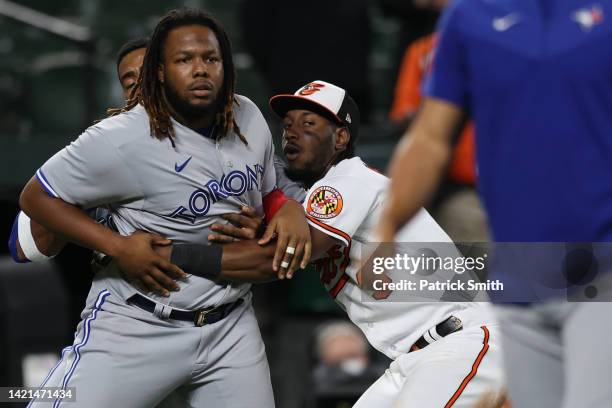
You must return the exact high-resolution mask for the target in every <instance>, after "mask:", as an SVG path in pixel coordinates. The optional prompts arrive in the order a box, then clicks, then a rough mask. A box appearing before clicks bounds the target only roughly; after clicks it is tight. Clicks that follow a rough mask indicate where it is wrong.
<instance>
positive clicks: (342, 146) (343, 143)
mask: <svg viewBox="0 0 612 408" xmlns="http://www.w3.org/2000/svg"><path fill="white" fill-rule="evenodd" d="M350 140H351V134H350V133H349V131H348V129H347V128H346V127H344V126H343V127H338V129H336V150H337V151H339V152H341V151H344V150H346V147H347V146H348V144H349V141H350Z"/></svg>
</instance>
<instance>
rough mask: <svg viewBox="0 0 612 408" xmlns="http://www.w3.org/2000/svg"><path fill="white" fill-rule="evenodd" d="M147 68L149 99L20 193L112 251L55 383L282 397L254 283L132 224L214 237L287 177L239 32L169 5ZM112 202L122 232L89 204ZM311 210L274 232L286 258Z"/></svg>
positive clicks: (38, 211) (116, 391)
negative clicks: (175, 261)
mask: <svg viewBox="0 0 612 408" xmlns="http://www.w3.org/2000/svg"><path fill="white" fill-rule="evenodd" d="M142 69H143V72H142V75H141V76H140V78H141V82H140V83H139V84H138V88H137V92H138V95H137V96H138V97H137V98H135V99H133V100H132V99H130V104H129V105H128V106H127V107H126V108H124V109H123V110H122V111H121V113H118V114H117V115H115V116H113V117H111V118H109V119H106V120H103V121H101V122H99V123H98V124H96V125H95V126H93V127H91V128H89V129H88V130H87V131H86V132H85V133H84V134H83V135H82V136H81V137H80V138H79V139H78V140H77V141H76V142H74V143H73V144H72V145H70V146H69V147H68V148H66V149H64V150H63V151H61V152H59V153H58V154H56V155H55V156H54V157H53V158H51V159H50V160H49V161H48V162H47V163H46V164H45V165H43V167H41V169H40V170H39V171H38V172H37V176H36V178H33V179H32V180H31V181H30V182H29V183H28V185H27V186H26V188H25V189H24V191H23V193H22V196H21V199H20V204H21V206H22V208H23V210H24V211H25V212H27V213H29V214H30V215H31V216H32V218H33V219H35V220H36V221H38V222H40V223H41V224H42V225H44V226H45V227H46V228H48V229H49V230H51V231H53V232H54V233H56V234H58V235H60V236H63V237H66V238H67V239H69V240H71V241H75V242H77V243H79V244H81V245H84V246H87V247H90V248H93V249H95V250H98V251H100V252H103V253H106V254H109V255H111V256H113V258H114V261H113V262H112V263H110V264H109V265H108V266H107V267H106V268H104V269H103V270H102V271H100V272H99V273H98V274H97V276H96V278H95V279H94V282H93V284H92V290H91V292H90V296H89V298H88V302H87V307H86V309H85V310H84V312H83V321H82V323H81V324H80V325H79V328H78V330H77V334H76V338H75V343H74V345H73V347H70V348H68V349H67V350H65V353H64V355H63V359H62V361H60V364H59V365H58V367H56V368H55V369H54V370H53V372H52V373H50V375H49V377H48V378H47V380H46V381H45V384H44V385H46V386H52V385H54V386H60V387H67V386H68V387H76V389H77V390H78V393H79V397H78V398H77V406H87V407H94V406H109V405H113V406H123V407H148V406H152V405H154V404H156V403H157V402H159V401H161V399H163V398H164V397H165V396H166V395H168V394H169V393H171V392H172V391H173V390H177V393H179V394H181V395H182V396H183V397H184V399H185V405H186V406H203V405H207V404H209V405H211V406H221V405H228V406H236V407H251V406H253V405H255V406H258V407H259V406H261V407H270V406H273V405H274V403H273V397H272V390H271V387H270V381H269V373H268V367H267V362H266V359H265V351H264V349H263V344H262V342H261V338H260V334H259V330H258V328H257V324H256V321H255V319H254V316H253V312H252V308H251V307H250V293H249V291H248V290H249V286H248V285H244V284H242V285H239V284H237V285H231V284H227V283H219V284H217V283H215V282H213V281H212V280H210V279H207V276H206V275H205V274H204V273H202V275H203V276H195V275H193V276H186V275H185V274H184V273H183V272H182V271H180V269H178V268H177V267H176V266H174V265H172V264H171V263H169V262H167V261H165V260H163V259H162V258H160V257H159V256H158V255H156V254H155V253H154V252H153V251H152V249H151V242H153V239H151V240H149V241H147V242H145V243H144V244H142V241H138V240H136V239H134V235H132V236H131V237H128V236H127V235H129V234H131V233H132V232H134V231H135V230H136V229H145V230H148V231H151V232H156V233H159V234H162V235H165V236H168V237H169V238H171V239H172V240H174V241H177V242H204V241H205V239H206V236H207V234H208V233H209V232H210V228H209V227H210V225H211V224H212V223H213V222H215V221H217V222H218V221H221V218H220V215H221V214H223V213H227V212H230V211H234V212H237V211H238V210H239V209H240V208H241V207H242V205H245V204H250V205H252V206H253V207H255V208H257V209H258V211H261V209H262V206H263V204H264V203H263V201H265V200H262V196H266V195H267V194H268V193H270V192H272V191H274V187H275V176H274V169H273V164H272V156H273V147H272V142H271V138H270V134H269V131H268V130H267V126H266V124H265V121H264V120H263V118H262V117H261V114H260V113H259V111H258V109H257V108H256V107H255V106H254V105H253V104H252V103H251V102H250V101H249V100H248V99H246V98H244V97H242V96H239V95H234V92H233V89H234V69H233V63H232V58H231V49H230V44H229V40H228V38H227V35H226V33H225V32H224V30H223V29H222V28H221V26H220V25H219V23H218V22H217V21H216V20H215V19H214V18H212V17H211V16H209V15H206V14H204V13H202V12H200V11H198V10H193V9H181V10H175V11H172V12H169V13H168V14H167V15H166V16H164V17H163V18H162V20H161V21H160V23H159V24H158V25H157V27H156V29H155V31H154V33H153V36H152V39H151V44H150V46H149V49H148V51H147V54H146V56H145V60H144V65H143V68H142ZM243 132H244V133H243ZM206 151H208V153H206V154H203V152H206ZM128 158H129V159H128ZM212 158H214V160H212ZM228 159H231V160H228ZM245 171H246V173H244V172H245ZM247 173H248V174H247ZM225 174H227V176H225ZM203 177H204V179H203ZM206 179H208V180H209V182H208V183H205V182H206ZM103 204H108V205H110V208H111V213H112V215H113V220H114V224H115V226H116V227H117V229H118V231H119V233H120V235H119V234H116V233H114V232H112V231H111V230H110V229H107V228H104V227H101V226H100V225H99V224H96V223H95V222H94V221H93V220H92V219H90V218H88V217H87V216H86V215H85V214H84V213H83V212H82V211H80V210H79V209H78V208H77V207H81V208H91V207H96V206H100V205H103ZM302 214H303V210H302V209H301V208H300V207H297V204H296V205H295V206H294V205H292V204H291V201H288V202H285V203H284V204H283V205H282V206H281V207H280V210H278V212H277V215H276V217H275V218H273V219H272V220H271V222H270V224H269V226H268V230H267V231H266V236H267V240H268V241H269V240H270V239H271V238H272V236H273V235H277V236H278V242H279V245H280V246H281V248H280V253H281V255H283V256H282V258H283V262H282V264H281V268H280V269H287V268H288V266H289V262H293V256H292V255H294V254H295V257H296V258H300V259H301V258H302V256H301V255H302V251H304V248H305V247H307V245H309V242H308V238H309V237H308V232H307V229H306V233H304V230H303V228H302V225H303V221H302V223H300V219H301V217H302ZM302 219H303V218H302ZM287 220H291V222H290V223H287ZM290 224H291V225H290ZM265 242H267V241H266V240H264V241H261V243H262V244H264V243H265ZM157 243H160V241H159V240H158V241H157ZM166 243H169V241H166ZM288 244H289V245H288ZM288 246H291V248H292V249H291V250H287V251H285V247H288ZM296 247H297V248H298V249H297V250H296ZM273 252H275V253H276V254H277V253H278V250H276V251H273ZM307 252H308V249H307V248H306V253H307ZM306 259H307V258H306ZM287 260H288V261H287ZM279 263H280V260H278V262H277V265H278V264H279ZM202 272H203V271H202ZM166 274H167V275H166ZM171 278H175V279H176V278H178V279H181V280H180V281H179V282H174V281H173V280H172V279H171ZM130 283H131V284H130ZM149 289H152V290H153V291H154V293H150V292H149V291H148V290H149ZM169 289H170V290H172V293H170V291H169ZM201 326H206V327H201ZM202 337H204V340H203V339H202ZM198 344H203V345H205V347H204V348H199V347H198ZM185 350H192V352H189V353H186V352H185ZM151 356H156V357H155V358H152V357H151ZM117 378H121V381H119V382H118V381H116V379H117ZM111 389H112V392H109V390H111ZM236 389H240V390H241V392H240V393H237V392H234V391H232V390H236ZM226 390H229V392H226ZM59 403H60V401H59V400H56V401H55V402H54V403H53V404H52V405H53V406H58V405H59ZM43 405H44V404H43V403H41V402H39V401H37V402H34V406H43Z"/></svg>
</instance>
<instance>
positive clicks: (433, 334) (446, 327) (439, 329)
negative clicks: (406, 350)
mask: <svg viewBox="0 0 612 408" xmlns="http://www.w3.org/2000/svg"><path fill="white" fill-rule="evenodd" d="M461 329H463V323H462V322H461V319H459V318H458V317H455V316H451V317H449V318H448V319H446V320H444V321H443V322H441V323H438V324H437V325H435V326H434V327H432V328H431V329H429V330H427V331H426V332H425V333H424V334H423V335H422V336H421V337H419V339H418V340H417V341H415V342H414V344H413V345H412V347H410V351H416V350H420V349H422V348H425V347H427V346H428V345H430V344H431V343H433V342H434V341H436V340H440V339H441V338H442V337H446V336H448V335H449V334H451V333H455V332H458V331H459V330H461Z"/></svg>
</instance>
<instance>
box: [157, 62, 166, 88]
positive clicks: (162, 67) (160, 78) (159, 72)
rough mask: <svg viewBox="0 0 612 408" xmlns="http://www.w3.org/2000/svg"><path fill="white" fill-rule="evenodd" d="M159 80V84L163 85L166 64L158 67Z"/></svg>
mask: <svg viewBox="0 0 612 408" xmlns="http://www.w3.org/2000/svg"><path fill="white" fill-rule="evenodd" d="M157 79H159V82H161V83H162V84H163V83H164V64H159V66H158V67H157Z"/></svg>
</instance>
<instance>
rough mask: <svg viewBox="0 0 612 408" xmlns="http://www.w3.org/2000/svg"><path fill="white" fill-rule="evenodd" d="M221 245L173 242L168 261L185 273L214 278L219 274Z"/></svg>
mask: <svg viewBox="0 0 612 408" xmlns="http://www.w3.org/2000/svg"><path fill="white" fill-rule="evenodd" d="M222 257H223V246H222V245H216V244H212V245H199V244H175V245H174V246H173V247H172V256H171V257H170V262H172V263H173V264H175V265H176V266H178V267H179V268H181V269H182V270H183V271H185V272H186V273H189V274H191V275H195V276H200V277H202V278H206V279H210V280H216V279H217V278H218V277H219V275H220V274H221V258H222Z"/></svg>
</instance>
